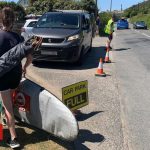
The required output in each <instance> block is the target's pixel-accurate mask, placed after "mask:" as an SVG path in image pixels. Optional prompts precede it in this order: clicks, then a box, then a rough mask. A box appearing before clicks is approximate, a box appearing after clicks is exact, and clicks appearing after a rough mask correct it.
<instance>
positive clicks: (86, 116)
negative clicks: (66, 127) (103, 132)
mask: <svg viewBox="0 0 150 150" xmlns="http://www.w3.org/2000/svg"><path fill="white" fill-rule="evenodd" d="M103 112H104V111H94V112H90V113H88V114H84V113H82V112H81V111H80V112H78V113H77V115H76V119H77V121H84V120H87V119H89V118H91V117H93V116H95V115H97V114H99V113H103Z"/></svg>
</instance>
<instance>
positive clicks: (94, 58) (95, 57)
mask: <svg viewBox="0 0 150 150" xmlns="http://www.w3.org/2000/svg"><path fill="white" fill-rule="evenodd" d="M105 49H106V48H105V47H93V48H92V51H91V52H88V53H87V54H86V55H85V57H84V59H83V65H82V66H77V65H75V64H71V63H64V62H43V61H42V62H36V63H35V64H34V66H35V67H38V68H51V69H61V70H84V69H92V68H96V67H97V66H98V63H99V59H100V58H105V55H106V51H105Z"/></svg>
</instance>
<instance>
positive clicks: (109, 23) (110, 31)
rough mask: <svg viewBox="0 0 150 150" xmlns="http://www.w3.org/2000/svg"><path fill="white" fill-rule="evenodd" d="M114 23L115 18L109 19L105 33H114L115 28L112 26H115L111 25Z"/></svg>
mask: <svg viewBox="0 0 150 150" xmlns="http://www.w3.org/2000/svg"><path fill="white" fill-rule="evenodd" d="M112 23H113V20H112V19H110V20H109V21H108V23H107V25H106V27H105V33H107V34H111V33H112V30H113V29H112V28H114V27H112V26H111V24H112Z"/></svg>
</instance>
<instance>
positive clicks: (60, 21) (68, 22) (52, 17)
mask: <svg viewBox="0 0 150 150" xmlns="http://www.w3.org/2000/svg"><path fill="white" fill-rule="evenodd" d="M36 27H37V28H71V29H76V28H79V15H77V14H67V13H54V14H53V13H51V14H44V15H43V16H42V17H41V18H40V20H39V21H38V23H37V25H36Z"/></svg>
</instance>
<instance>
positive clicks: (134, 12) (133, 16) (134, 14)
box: [124, 0, 150, 28]
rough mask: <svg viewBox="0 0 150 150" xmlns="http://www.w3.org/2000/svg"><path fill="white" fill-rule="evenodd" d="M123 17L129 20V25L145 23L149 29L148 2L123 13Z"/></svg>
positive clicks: (149, 9)
mask: <svg viewBox="0 0 150 150" xmlns="http://www.w3.org/2000/svg"><path fill="white" fill-rule="evenodd" d="M124 16H126V17H127V18H130V21H131V23H133V22H135V21H145V22H146V24H147V25H148V27H149V28H150V0H147V1H144V2H141V3H138V4H137V5H133V6H132V7H130V8H128V9H126V10H125V11H124Z"/></svg>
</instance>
